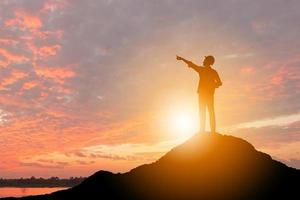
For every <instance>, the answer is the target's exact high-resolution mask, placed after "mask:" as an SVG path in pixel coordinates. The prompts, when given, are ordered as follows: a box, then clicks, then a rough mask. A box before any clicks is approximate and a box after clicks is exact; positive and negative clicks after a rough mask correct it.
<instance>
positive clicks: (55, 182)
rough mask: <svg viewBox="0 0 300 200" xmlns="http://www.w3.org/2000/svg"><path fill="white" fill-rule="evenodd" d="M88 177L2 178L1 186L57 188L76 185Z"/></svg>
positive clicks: (0, 180)
mask: <svg viewBox="0 0 300 200" xmlns="http://www.w3.org/2000/svg"><path fill="white" fill-rule="evenodd" d="M85 179H86V177H71V178H69V179H60V178H58V177H51V178H48V179H44V178H35V177H31V178H20V179H1V178H0V188H3V187H18V188H55V187H64V188H69V187H74V186H76V185H78V184H80V183H81V182H82V181H84V180H85Z"/></svg>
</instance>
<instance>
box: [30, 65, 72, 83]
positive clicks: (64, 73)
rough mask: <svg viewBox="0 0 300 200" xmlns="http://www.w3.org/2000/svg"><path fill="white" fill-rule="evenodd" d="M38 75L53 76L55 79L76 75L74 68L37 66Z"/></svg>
mask: <svg viewBox="0 0 300 200" xmlns="http://www.w3.org/2000/svg"><path fill="white" fill-rule="evenodd" d="M35 72H36V74H37V75H38V76H42V77H45V78H51V79H54V80H61V79H65V78H72V77H74V76H75V75H76V73H75V72H74V71H73V70H70V69H66V68H62V67H61V68H50V67H46V66H43V67H37V68H36V70H35Z"/></svg>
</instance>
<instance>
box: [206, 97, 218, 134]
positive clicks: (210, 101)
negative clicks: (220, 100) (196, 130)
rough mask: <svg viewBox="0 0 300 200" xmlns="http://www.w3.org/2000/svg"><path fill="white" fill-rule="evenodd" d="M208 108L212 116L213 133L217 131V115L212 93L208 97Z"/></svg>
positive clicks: (211, 127) (211, 129) (210, 116)
mask: <svg viewBox="0 0 300 200" xmlns="http://www.w3.org/2000/svg"><path fill="white" fill-rule="evenodd" d="M207 100H208V101H207V108H208V112H209V118H210V131H211V133H216V117H215V108H214V95H211V96H209V97H208V98H207Z"/></svg>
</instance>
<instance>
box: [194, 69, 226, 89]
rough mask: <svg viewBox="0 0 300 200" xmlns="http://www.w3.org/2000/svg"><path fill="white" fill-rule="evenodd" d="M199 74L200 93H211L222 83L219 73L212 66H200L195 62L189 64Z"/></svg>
mask: <svg viewBox="0 0 300 200" xmlns="http://www.w3.org/2000/svg"><path fill="white" fill-rule="evenodd" d="M189 67H191V68H193V69H194V70H195V71H196V72H198V74H199V78H200V79H199V84H198V90H197V92H198V93H200V94H201V93H202V94H211V95H213V94H214V92H215V88H217V87H219V86H220V85H222V82H221V80H220V77H219V74H218V72H217V71H216V70H214V69H213V68H211V67H200V66H197V65H195V64H189Z"/></svg>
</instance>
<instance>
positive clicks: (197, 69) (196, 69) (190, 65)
mask: <svg viewBox="0 0 300 200" xmlns="http://www.w3.org/2000/svg"><path fill="white" fill-rule="evenodd" d="M176 59H177V60H182V61H183V62H185V63H186V64H187V65H188V67H191V68H193V69H194V70H195V71H197V72H199V70H200V66H198V65H196V64H194V63H193V62H191V61H189V60H186V59H184V58H182V57H180V56H176Z"/></svg>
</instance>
